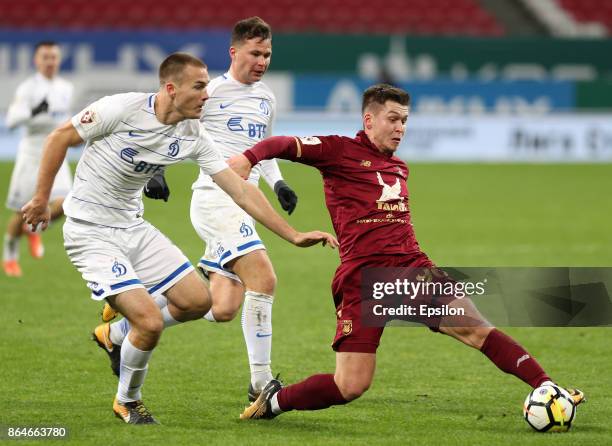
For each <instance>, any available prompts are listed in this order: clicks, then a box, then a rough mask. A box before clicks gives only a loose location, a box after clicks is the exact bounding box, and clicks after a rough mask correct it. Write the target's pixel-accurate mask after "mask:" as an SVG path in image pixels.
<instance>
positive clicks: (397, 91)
mask: <svg viewBox="0 0 612 446" xmlns="http://www.w3.org/2000/svg"><path fill="white" fill-rule="evenodd" d="M387 101H393V102H397V103H398V104H401V105H405V106H406V107H409V106H410V94H408V92H407V91H405V90H402V89H401V88H398V87H394V86H393V85H389V84H376V85H372V86H371V87H368V89H367V90H366V91H364V92H363V102H362V103H361V112H362V113H363V112H364V111H365V109H366V108H367V107H368V106H369V105H371V104H374V103H376V104H380V105H385V102H387Z"/></svg>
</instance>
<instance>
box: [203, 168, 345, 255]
mask: <svg viewBox="0 0 612 446" xmlns="http://www.w3.org/2000/svg"><path fill="white" fill-rule="evenodd" d="M211 177H212V179H213V180H214V181H215V183H217V185H218V186H219V187H220V188H221V189H223V190H224V191H225V192H226V193H227V194H228V195H229V196H230V197H231V198H232V199H233V200H234V201H235V202H236V204H237V205H238V206H240V207H241V208H242V209H244V210H245V211H246V212H247V213H248V214H250V215H251V216H252V217H253V218H254V219H255V220H257V221H258V222H259V223H261V224H262V225H264V226H265V227H266V228H268V229H269V230H270V231H272V232H274V233H275V234H277V235H278V236H280V237H282V238H284V239H285V240H287V241H288V242H290V243H293V244H294V245H296V246H301V247H307V246H312V245H316V244H317V243H319V242H322V243H323V245H329V246H330V247H332V248H336V247H337V246H338V241H337V240H336V238H335V237H334V236H333V235H331V234H328V233H326V232H321V231H311V232H298V231H296V230H295V229H294V228H293V227H291V225H289V223H287V222H286V221H285V220H284V219H283V218H282V217H281V216H280V215H278V213H277V212H276V211H275V210H274V208H273V207H272V205H271V204H270V202H269V201H268V200H267V199H266V197H265V196H264V195H263V193H262V192H261V191H260V190H259V189H258V188H257V187H256V186H254V185H252V184H251V183H249V182H248V181H244V180H243V179H242V178H240V177H239V176H238V175H237V174H236V173H235V172H234V171H233V170H231V169H223V170H221V171H220V172H218V173H215V174H213V175H211Z"/></svg>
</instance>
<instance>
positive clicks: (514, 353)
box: [480, 328, 550, 387]
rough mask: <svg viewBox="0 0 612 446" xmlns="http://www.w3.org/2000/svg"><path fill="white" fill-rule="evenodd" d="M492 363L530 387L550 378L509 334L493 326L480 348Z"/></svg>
mask: <svg viewBox="0 0 612 446" xmlns="http://www.w3.org/2000/svg"><path fill="white" fill-rule="evenodd" d="M480 351H481V352H483V353H484V354H485V355H486V356H487V358H489V359H490V360H491V361H492V362H493V364H495V365H496V366H497V367H499V368H500V369H501V370H503V371H504V372H506V373H510V374H512V375H514V376H516V377H517V378H520V379H522V380H523V381H525V382H526V383H527V384H529V385H530V386H531V387H538V385H540V384H541V383H542V382H544V381H547V380H550V378H549V377H548V375H547V374H546V372H545V371H544V370H543V369H542V367H540V364H538V362H537V361H536V360H535V359H533V358H532V357H531V355H530V354H529V353H527V351H526V350H525V349H524V348H523V347H521V346H520V345H519V344H517V342H516V341H515V340H514V339H512V338H511V337H510V336H508V335H506V334H504V333H502V332H501V331H499V330H497V329H496V328H494V329H493V330H492V331H491V332H490V333H489V335H488V336H487V338H486V339H485V341H484V344H482V348H481V349H480Z"/></svg>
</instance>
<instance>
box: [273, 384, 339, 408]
mask: <svg viewBox="0 0 612 446" xmlns="http://www.w3.org/2000/svg"><path fill="white" fill-rule="evenodd" d="M277 398H278V405H279V406H280V408H281V409H282V410H284V411H287V410H293V409H295V410H318V409H325V408H327V407H329V406H335V405H338V404H346V403H348V401H347V400H345V399H344V397H343V396H342V394H341V393H340V389H338V386H337V385H336V382H335V381H334V375H312V376H311V377H309V378H306V379H305V380H304V381H302V382H299V383H297V384H293V385H291V386H287V387H283V388H282V389H281V391H280V392H278V396H277Z"/></svg>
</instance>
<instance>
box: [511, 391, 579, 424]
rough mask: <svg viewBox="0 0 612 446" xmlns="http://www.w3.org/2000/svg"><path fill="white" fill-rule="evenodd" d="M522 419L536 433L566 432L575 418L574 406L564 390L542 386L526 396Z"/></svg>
mask: <svg viewBox="0 0 612 446" xmlns="http://www.w3.org/2000/svg"><path fill="white" fill-rule="evenodd" d="M523 417H524V418H525V421H527V423H528V424H529V425H530V426H531V427H532V428H534V429H535V430H536V431H538V432H566V431H567V430H569V428H570V427H571V426H572V422H573V421H574V418H576V406H575V405H574V401H573V400H572V397H571V396H570V394H569V393H568V392H567V391H566V390H565V389H563V388H561V387H559V386H555V385H544V386H540V387H538V388H536V389H533V390H532V391H531V392H530V393H529V395H527V398H526V399H525V404H524V406H523Z"/></svg>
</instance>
